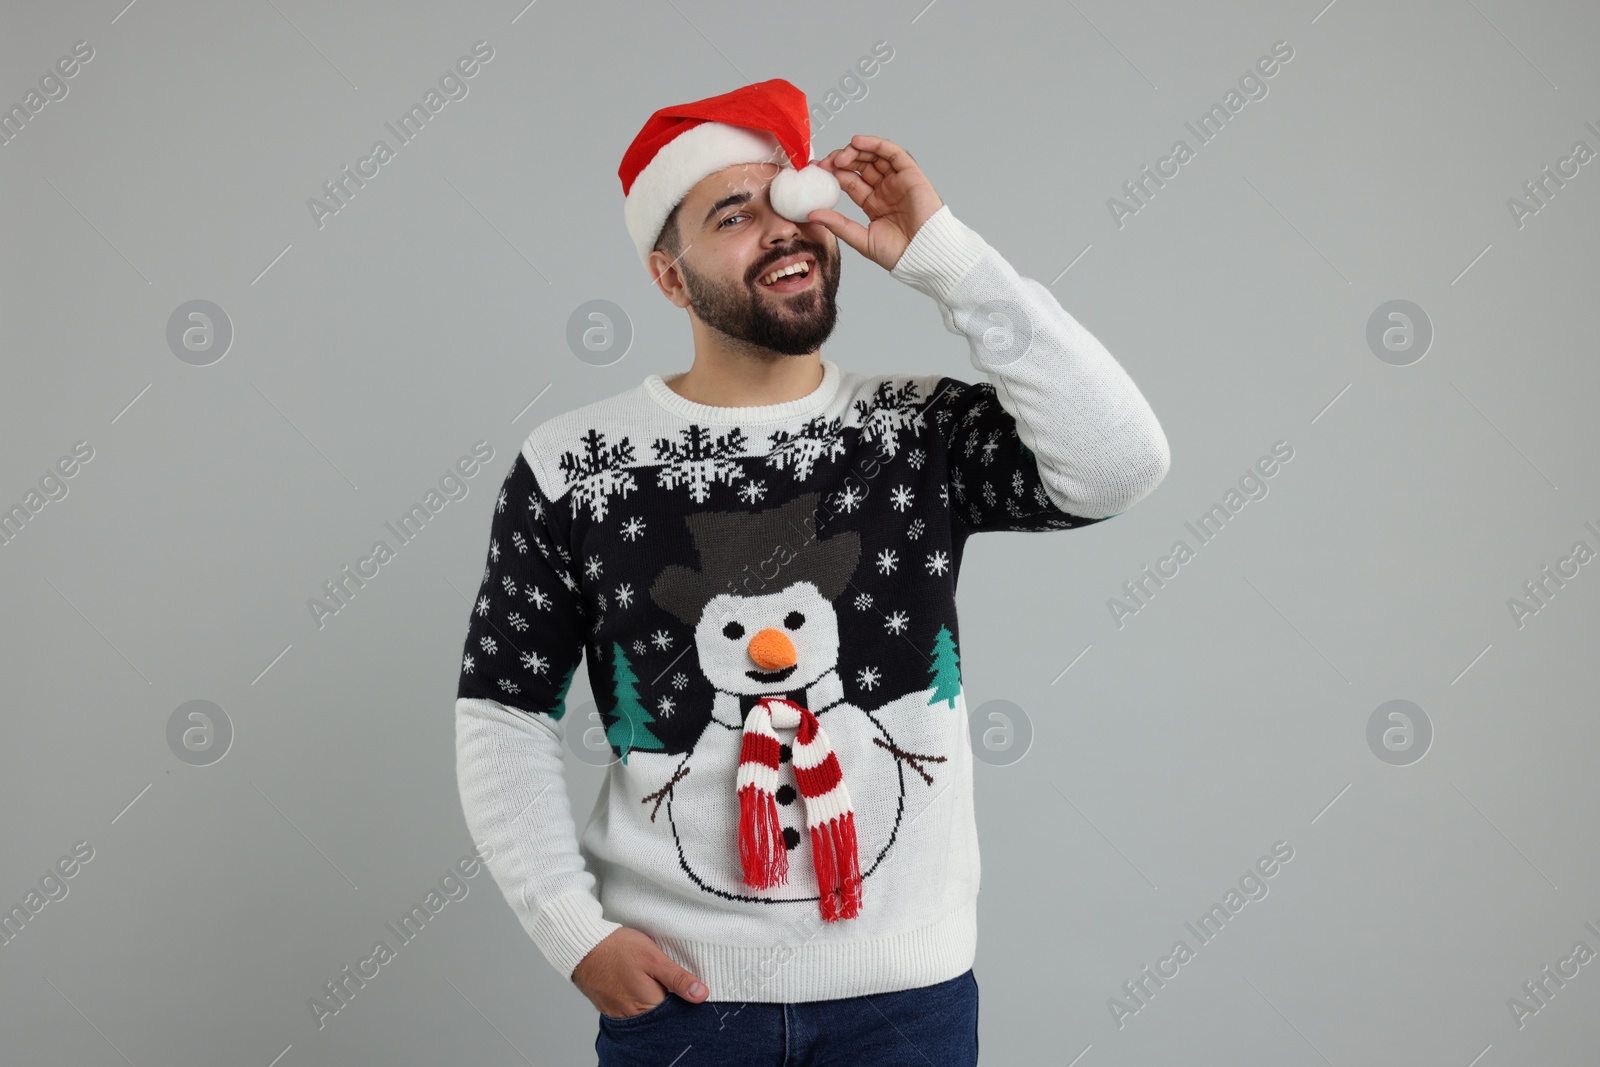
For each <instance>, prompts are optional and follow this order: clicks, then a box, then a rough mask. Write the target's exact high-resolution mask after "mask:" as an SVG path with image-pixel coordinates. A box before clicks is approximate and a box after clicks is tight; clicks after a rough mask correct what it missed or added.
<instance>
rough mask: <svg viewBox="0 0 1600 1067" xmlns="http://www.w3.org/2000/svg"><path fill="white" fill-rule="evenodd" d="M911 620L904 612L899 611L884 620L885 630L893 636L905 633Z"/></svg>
mask: <svg viewBox="0 0 1600 1067" xmlns="http://www.w3.org/2000/svg"><path fill="white" fill-rule="evenodd" d="M910 622H911V619H910V617H909V616H907V615H906V613H905V612H903V611H897V612H895V613H894V614H893V615H890V616H889V617H888V618H886V619H884V620H883V628H884V629H885V630H888V631H889V632H890V633H892V634H900V633H904V632H905V629H906V627H907V626H908V625H910Z"/></svg>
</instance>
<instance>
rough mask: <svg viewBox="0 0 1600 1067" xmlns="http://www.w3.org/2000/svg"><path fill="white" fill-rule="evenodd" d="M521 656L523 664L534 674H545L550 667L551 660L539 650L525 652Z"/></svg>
mask: <svg viewBox="0 0 1600 1067" xmlns="http://www.w3.org/2000/svg"><path fill="white" fill-rule="evenodd" d="M519 658H520V659H521V660H522V665H523V666H524V667H526V668H527V669H528V670H530V671H532V672H533V673H534V674H543V673H545V672H546V671H547V670H549V669H550V661H549V660H547V659H545V658H544V657H543V656H541V655H539V653H537V652H524V653H522V655H521V656H520V657H519Z"/></svg>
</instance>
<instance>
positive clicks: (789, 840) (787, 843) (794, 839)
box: [783, 826, 800, 852]
mask: <svg viewBox="0 0 1600 1067" xmlns="http://www.w3.org/2000/svg"><path fill="white" fill-rule="evenodd" d="M783 847H784V848H786V849H788V850H789V851H790V852H793V851H794V850H795V849H797V848H799V847H800V831H799V830H796V829H795V828H794V827H792V826H785V827H784V828H783Z"/></svg>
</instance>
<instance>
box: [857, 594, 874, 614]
mask: <svg viewBox="0 0 1600 1067" xmlns="http://www.w3.org/2000/svg"><path fill="white" fill-rule="evenodd" d="M856 607H857V608H858V609H859V610H861V611H866V610H867V609H868V608H870V607H872V594H871V593H857V594H856Z"/></svg>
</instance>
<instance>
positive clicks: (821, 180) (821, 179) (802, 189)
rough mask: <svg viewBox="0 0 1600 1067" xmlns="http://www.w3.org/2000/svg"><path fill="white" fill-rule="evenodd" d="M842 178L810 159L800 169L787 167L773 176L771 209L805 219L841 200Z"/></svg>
mask: <svg viewBox="0 0 1600 1067" xmlns="http://www.w3.org/2000/svg"><path fill="white" fill-rule="evenodd" d="M843 191H844V190H843V189H841V188H839V179H838V178H835V177H834V176H833V172H832V171H826V170H823V169H822V168H821V167H819V166H817V165H816V164H815V163H808V164H807V165H806V166H804V167H802V168H801V169H799V170H795V169H794V168H793V167H784V168H783V169H782V170H780V171H779V172H778V173H777V174H776V175H775V176H774V177H773V179H772V185H771V187H770V188H769V189H768V190H767V196H768V197H769V198H771V200H772V210H774V211H776V212H777V213H778V214H780V215H782V216H783V217H784V218H786V219H788V220H789V221H790V222H805V221H807V217H808V216H809V215H810V214H811V213H812V212H813V211H816V210H817V209H818V208H831V207H833V205H835V204H837V203H838V202H839V194H840V193H842V192H843Z"/></svg>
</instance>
